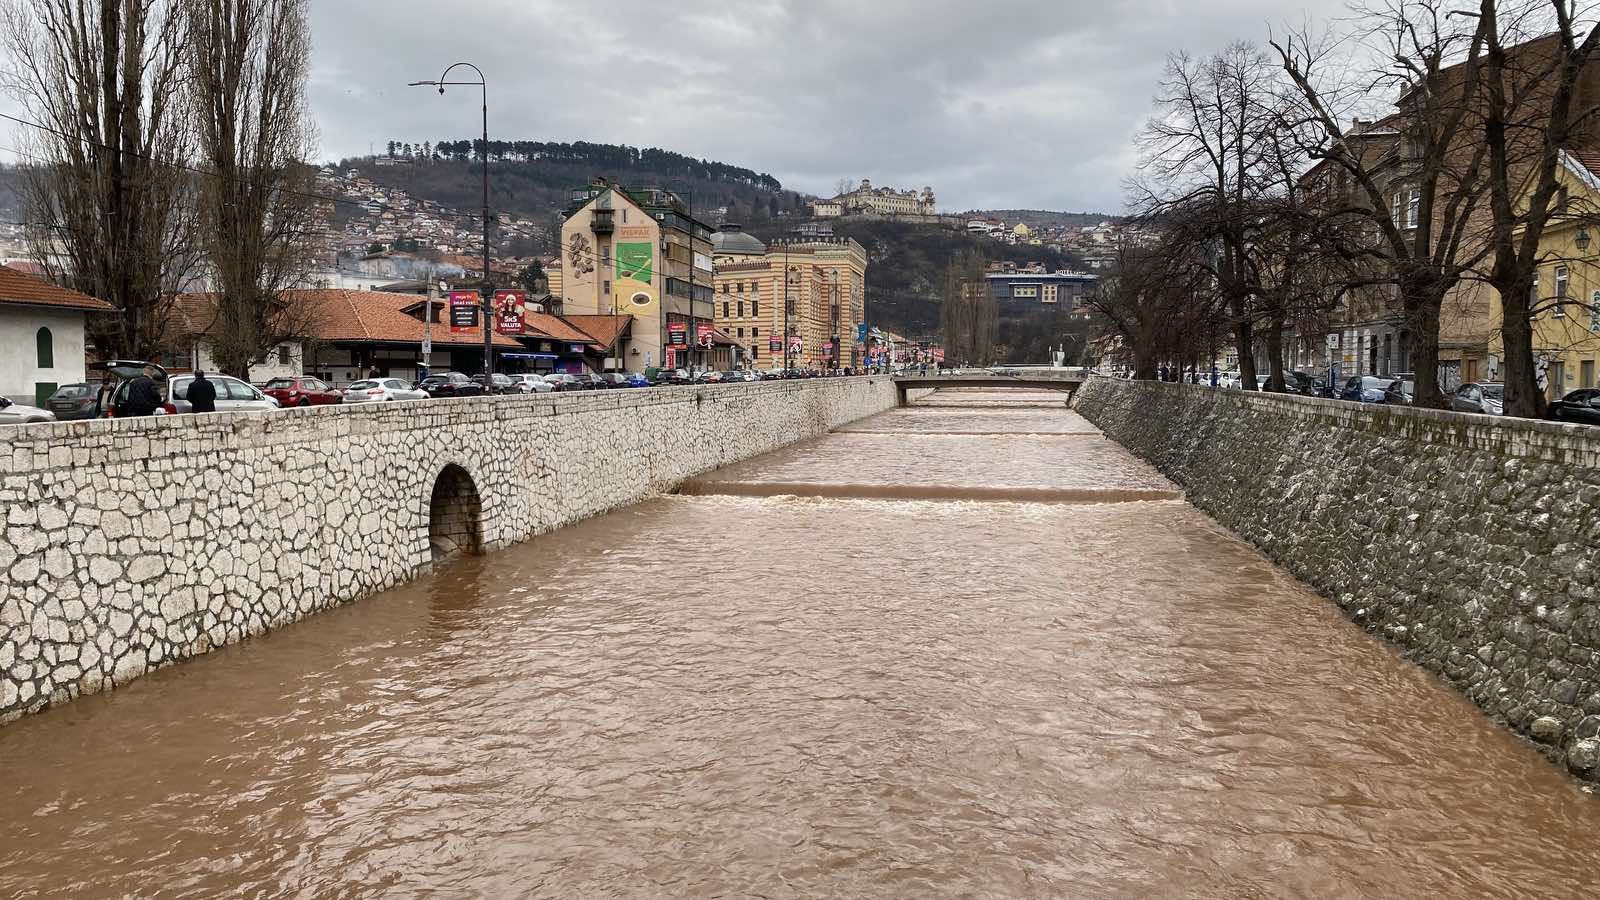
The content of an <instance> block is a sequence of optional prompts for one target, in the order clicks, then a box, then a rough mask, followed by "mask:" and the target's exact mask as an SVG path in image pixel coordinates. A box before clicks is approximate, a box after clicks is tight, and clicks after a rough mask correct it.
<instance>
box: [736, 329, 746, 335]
mask: <svg viewBox="0 0 1600 900" xmlns="http://www.w3.org/2000/svg"><path fill="white" fill-rule="evenodd" d="M735 337H744V329H743V328H740V329H739V333H738V334H737V335H735Z"/></svg>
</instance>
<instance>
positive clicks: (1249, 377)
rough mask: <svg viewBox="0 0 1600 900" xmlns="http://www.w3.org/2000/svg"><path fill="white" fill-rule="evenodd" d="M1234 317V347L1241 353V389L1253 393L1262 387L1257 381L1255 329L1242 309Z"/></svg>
mask: <svg viewBox="0 0 1600 900" xmlns="http://www.w3.org/2000/svg"><path fill="white" fill-rule="evenodd" d="M1234 315H1235V317H1236V318H1235V321H1234V325H1233V347H1234V349H1235V350H1237V351H1238V353H1239V387H1240V389H1242V390H1246V391H1253V390H1256V389H1257V388H1258V387H1259V386H1260V385H1259V383H1258V382H1257V381H1256V356H1255V350H1256V346H1255V328H1254V327H1253V326H1252V325H1251V322H1250V317H1249V316H1247V315H1244V312H1243V310H1242V309H1240V310H1238V311H1236V312H1235V314H1234Z"/></svg>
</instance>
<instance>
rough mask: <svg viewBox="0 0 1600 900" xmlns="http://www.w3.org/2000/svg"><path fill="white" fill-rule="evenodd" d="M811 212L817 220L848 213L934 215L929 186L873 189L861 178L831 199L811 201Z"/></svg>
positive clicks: (931, 192)
mask: <svg viewBox="0 0 1600 900" xmlns="http://www.w3.org/2000/svg"><path fill="white" fill-rule="evenodd" d="M811 214H812V215H814V216H816V217H817V218H819V219H825V218H836V217H838V216H850V215H879V216H932V215H937V214H938V213H937V210H936V209H935V203H934V196H933V188H931V187H924V188H923V189H922V192H921V193H920V194H919V193H918V192H916V191H897V190H895V189H894V188H887V187H882V188H875V187H873V186H872V182H871V181H868V180H867V179H865V178H863V179H861V185H860V187H857V188H856V189H855V190H853V191H849V192H847V193H843V194H840V195H839V196H837V197H834V198H833V199H832V200H818V201H815V202H813V203H812V204H811Z"/></svg>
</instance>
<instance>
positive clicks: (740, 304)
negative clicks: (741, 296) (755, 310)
mask: <svg viewBox="0 0 1600 900" xmlns="http://www.w3.org/2000/svg"><path fill="white" fill-rule="evenodd" d="M738 310H739V318H741V319H742V318H744V301H743V300H740V301H739V305H738Z"/></svg>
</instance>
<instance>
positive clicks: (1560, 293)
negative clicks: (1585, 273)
mask: <svg viewBox="0 0 1600 900" xmlns="http://www.w3.org/2000/svg"><path fill="white" fill-rule="evenodd" d="M1567 278H1568V273H1567V267H1566V266H1556V309H1555V316H1556V318H1558V319H1562V318H1566V315H1567V311H1566V309H1565V308H1563V307H1562V305H1561V301H1563V300H1565V299H1567Z"/></svg>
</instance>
